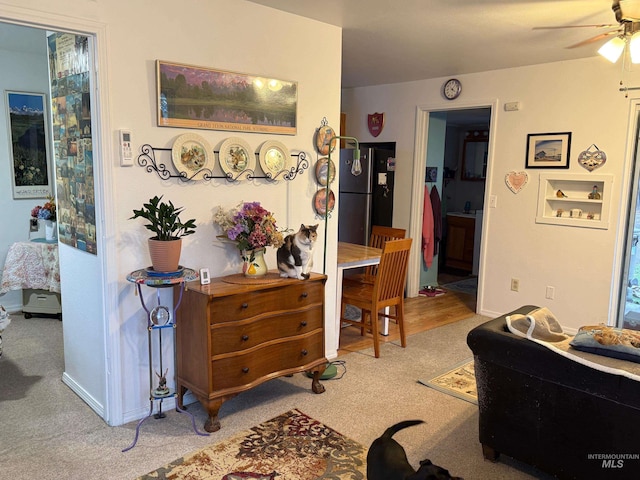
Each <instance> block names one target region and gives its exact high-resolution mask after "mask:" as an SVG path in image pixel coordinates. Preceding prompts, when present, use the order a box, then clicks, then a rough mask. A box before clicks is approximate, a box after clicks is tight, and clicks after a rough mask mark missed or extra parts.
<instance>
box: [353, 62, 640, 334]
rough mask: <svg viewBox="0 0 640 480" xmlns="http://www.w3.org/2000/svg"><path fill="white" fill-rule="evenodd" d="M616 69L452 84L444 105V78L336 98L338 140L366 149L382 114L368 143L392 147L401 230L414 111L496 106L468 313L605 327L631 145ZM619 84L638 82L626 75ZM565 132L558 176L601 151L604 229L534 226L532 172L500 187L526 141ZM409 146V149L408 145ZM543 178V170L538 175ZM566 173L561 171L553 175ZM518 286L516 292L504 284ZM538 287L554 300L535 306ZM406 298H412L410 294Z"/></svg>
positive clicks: (536, 72)
mask: <svg viewBox="0 0 640 480" xmlns="http://www.w3.org/2000/svg"><path fill="white" fill-rule="evenodd" d="M620 75H621V70H620V66H619V65H611V64H610V63H608V62H606V61H605V60H603V59H601V58H599V57H598V58H591V59H586V60H577V61H571V62H561V63H554V64H547V65H537V66H530V67H522V68H514V69H507V70H499V71H491V72H483V73H478V74H472V75H461V76H459V77H458V78H459V79H460V80H461V81H462V85H463V93H462V95H461V96H460V97H459V99H458V100H456V101H454V102H450V101H447V100H445V99H444V98H443V97H442V95H441V93H440V92H441V88H442V84H443V83H444V81H445V80H446V79H445V78H440V79H433V80H424V81H418V82H410V83H405V84H397V85H383V86H376V87H366V88H356V89H348V90H345V91H343V98H342V102H343V111H344V112H346V113H347V119H348V121H347V128H348V134H349V135H353V136H356V137H357V138H358V139H359V140H360V141H364V142H366V141H369V134H368V131H367V127H366V115H367V113H371V112H375V111H377V112H385V115H386V121H385V129H384V131H383V132H382V133H381V135H380V136H379V137H378V138H377V140H378V141H395V142H397V143H396V148H397V154H396V161H397V170H396V179H397V180H396V181H397V182H398V184H399V185H406V186H407V188H396V190H395V195H394V201H395V208H394V212H395V217H396V218H394V222H393V223H394V225H396V226H398V227H405V228H409V227H410V223H411V219H410V212H411V203H412V198H411V196H412V194H411V191H410V189H409V186H410V185H412V184H413V183H412V182H413V163H414V144H416V136H420V135H422V132H416V118H417V115H416V111H417V110H420V109H423V110H435V111H438V110H443V109H448V108H469V107H472V106H485V105H492V104H494V103H496V104H497V105H498V108H497V109H496V112H494V117H493V118H494V120H495V121H494V123H493V124H492V125H491V135H492V136H491V144H490V160H489V172H488V178H487V183H486V194H485V205H487V204H488V202H486V199H487V198H488V197H489V195H496V196H497V208H494V209H490V208H485V216H484V218H485V220H484V227H485V228H484V233H483V241H482V242H483V250H484V260H485V261H484V263H483V264H481V266H480V282H481V285H482V288H481V290H480V295H481V296H480V298H479V303H478V309H479V311H480V312H481V313H484V314H487V315H497V314H501V313H505V312H508V311H511V310H512V309H514V308H516V307H518V306H520V305H526V304H537V305H544V306H548V307H549V308H550V309H551V311H552V312H554V313H555V314H556V316H558V318H559V319H560V321H561V322H562V323H563V325H565V326H567V327H568V328H577V327H579V326H580V325H585V324H589V323H593V322H596V323H599V322H608V321H610V322H614V321H615V319H613V318H610V316H612V315H610V312H611V311H613V308H612V306H610V302H611V301H612V300H615V298H614V299H612V298H611V292H612V290H615V289H616V287H617V285H616V282H617V281H618V270H619V263H620V259H619V258H618V256H617V255H616V248H617V246H618V243H617V235H618V234H619V233H620V232H622V231H623V226H622V224H623V223H624V217H625V215H626V203H627V200H626V192H627V190H626V189H627V183H628V178H625V175H626V172H627V168H628V163H627V162H629V159H630V158H631V156H632V153H633V152H632V151H631V148H632V146H633V145H632V143H631V142H630V140H629V137H628V132H629V128H630V125H629V123H630V122H629V116H630V104H631V101H632V97H634V96H635V95H637V94H635V93H634V92H630V94H629V96H630V98H629V99H626V98H625V96H624V94H623V93H621V92H619V91H618V87H619V82H620V80H621V78H620ZM624 81H625V84H627V85H630V86H633V85H634V84H635V85H637V84H639V83H640V78H639V76H638V74H637V73H635V74H629V73H627V74H626V75H625V78H624ZM512 101H519V102H521V109H520V111H517V112H505V111H504V109H503V108H502V105H503V104H504V103H505V102H512ZM566 131H571V132H573V137H572V144H571V156H570V169H569V170H568V173H576V174H584V173H586V170H585V169H583V168H582V167H580V166H579V165H578V163H577V156H578V154H579V153H580V152H581V151H583V150H586V149H587V148H589V146H590V145H591V144H593V143H595V144H596V145H598V147H599V148H600V149H601V150H603V151H605V152H606V154H607V158H608V161H607V163H606V164H605V165H604V166H603V167H601V168H600V169H598V170H596V171H595V172H596V173H598V174H599V173H608V174H613V175H614V178H615V180H614V185H613V189H614V190H613V193H612V199H613V203H614V205H612V208H611V211H610V216H611V218H610V219H611V222H610V227H609V229H608V230H597V229H586V228H575V227H565V226H556V225H542V224H536V223H535V215H536V208H537V198H538V197H537V194H538V178H539V174H540V172H541V171H540V170H527V173H528V174H529V183H528V184H527V186H526V187H525V188H524V189H523V190H522V191H521V192H520V193H519V194H517V195H515V194H513V193H511V191H510V190H509V189H508V188H507V187H506V185H505V183H504V177H505V174H506V173H507V172H509V171H511V170H517V171H519V170H524V166H525V153H526V140H527V134H529V133H546V132H566ZM418 144H419V142H418ZM544 171H546V170H544ZM562 173H567V171H566V170H565V171H562ZM512 277H515V278H518V279H520V291H519V292H512V291H511V290H510V279H511V278H512ZM547 285H551V286H554V287H555V293H556V295H555V299H554V300H547V299H545V289H546V286H547ZM413 294H415V292H413Z"/></svg>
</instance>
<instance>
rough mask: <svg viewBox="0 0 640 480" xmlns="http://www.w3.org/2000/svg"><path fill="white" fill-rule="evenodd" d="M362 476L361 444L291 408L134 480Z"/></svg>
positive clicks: (349, 479) (346, 479) (339, 479)
mask: <svg viewBox="0 0 640 480" xmlns="http://www.w3.org/2000/svg"><path fill="white" fill-rule="evenodd" d="M366 473H367V449H366V448H365V447H364V446H362V445H360V444H359V443H358V442H354V441H353V440H350V439H348V438H346V437H345V436H343V435H341V434H340V433H338V432H336V431H335V430H332V429H331V428H329V427H327V426H326V425H323V424H322V423H320V422H318V421H317V420H314V419H313V418H311V417H309V416H308V415H305V414H304V413H302V412H301V411H300V410H295V409H294V410H290V411H288V412H286V413H283V414H282V415H278V416H277V417H276V418H272V419H271V420H268V421H266V422H264V423H261V424H260V425H258V426H256V427H253V428H251V429H250V430H246V431H244V432H240V433H239V434H238V435H236V436H234V437H233V438H231V439H229V440H224V441H222V442H219V443H216V444H215V445H211V446H208V447H206V448H203V449H201V450H198V451H197V452H194V453H192V454H189V455H186V456H184V457H181V458H178V459H177V460H174V461H173V462H171V463H170V464H168V465H166V466H164V467H161V468H159V469H157V470H155V471H153V472H150V473H149V474H147V475H143V476H141V477H140V478H139V479H138V480H152V479H156V478H157V479H170V478H172V479H180V478H184V479H187V478H189V479H191V478H198V479H202V480H220V479H222V480H240V479H260V480H274V479H276V477H277V480H314V479H316V478H326V479H332V480H356V479H364V478H366Z"/></svg>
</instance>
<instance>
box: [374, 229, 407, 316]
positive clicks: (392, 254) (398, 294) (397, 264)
mask: <svg viewBox="0 0 640 480" xmlns="http://www.w3.org/2000/svg"><path fill="white" fill-rule="evenodd" d="M411 242H412V239H411V238H407V239H403V240H388V241H387V242H385V244H384V247H383V250H382V256H381V257H380V264H379V265H378V274H377V275H376V280H375V283H374V287H373V290H374V292H373V295H374V301H377V302H378V303H384V304H388V305H393V304H396V303H397V301H398V299H402V298H404V287H405V283H406V280H407V268H408V265H409V250H410V249H411Z"/></svg>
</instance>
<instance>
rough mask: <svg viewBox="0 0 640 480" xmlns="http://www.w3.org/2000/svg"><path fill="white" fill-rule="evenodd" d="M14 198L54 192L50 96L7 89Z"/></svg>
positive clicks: (42, 196)
mask: <svg viewBox="0 0 640 480" xmlns="http://www.w3.org/2000/svg"><path fill="white" fill-rule="evenodd" d="M5 100H6V105H7V125H8V126H9V153H10V156H9V160H10V164H11V186H12V189H13V198H14V199H21V198H47V197H49V196H51V195H52V194H53V188H52V183H51V179H52V175H51V168H52V166H51V162H50V159H51V154H50V148H49V125H48V115H47V112H48V110H47V96H46V95H45V94H44V93H31V92H19V91H12V90H5Z"/></svg>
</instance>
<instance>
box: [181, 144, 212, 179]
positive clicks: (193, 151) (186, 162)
mask: <svg viewBox="0 0 640 480" xmlns="http://www.w3.org/2000/svg"><path fill="white" fill-rule="evenodd" d="M171 160H172V161H173V166H174V167H176V170H177V171H178V173H180V174H181V175H184V176H185V177H186V178H190V179H193V180H200V179H202V178H203V177H204V174H205V173H209V174H211V170H212V169H213V164H214V160H213V150H212V148H211V145H209V142H207V141H206V140H205V139H204V138H202V137H201V136H200V135H198V134H196V133H185V134H183V135H180V136H179V137H178V138H177V139H176V141H175V142H173V147H172V148H171Z"/></svg>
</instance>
